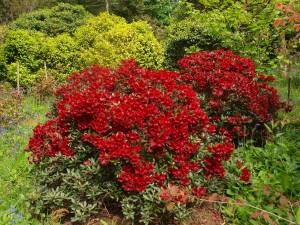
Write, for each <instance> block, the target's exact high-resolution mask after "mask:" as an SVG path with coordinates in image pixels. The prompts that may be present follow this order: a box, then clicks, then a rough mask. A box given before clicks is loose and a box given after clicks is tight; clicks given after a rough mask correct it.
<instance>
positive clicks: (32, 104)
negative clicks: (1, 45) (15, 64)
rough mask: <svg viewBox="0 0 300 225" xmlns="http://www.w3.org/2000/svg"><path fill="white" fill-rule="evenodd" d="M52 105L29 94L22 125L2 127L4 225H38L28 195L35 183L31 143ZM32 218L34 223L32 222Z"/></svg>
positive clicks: (0, 212) (0, 211)
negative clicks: (26, 149) (28, 151)
mask: <svg viewBox="0 0 300 225" xmlns="http://www.w3.org/2000/svg"><path fill="white" fill-rule="evenodd" d="M47 110H48V106H47V104H45V103H38V102H36V101H35V100H34V99H33V98H32V97H29V96H27V97H25V104H24V106H23V109H22V113H23V117H24V119H23V120H22V121H20V123H19V124H18V125H15V126H11V127H8V128H1V129H0V224H1V225H2V224H3V225H4V224H5V225H6V224H34V221H33V220H32V219H31V215H30V209H29V203H28V202H27V201H26V195H27V193H29V192H30V190H31V189H32V188H33V186H34V181H33V179H32V177H31V175H30V170H31V166H32V165H30V164H29V163H28V160H27V158H28V153H26V152H25V151H24V148H25V147H26V146H27V144H28V140H29V137H30V136H31V135H32V130H33V128H34V127H35V126H36V125H37V124H38V123H39V122H43V121H45V119H46V118H45V113H46V112H47ZM29 221H30V222H29Z"/></svg>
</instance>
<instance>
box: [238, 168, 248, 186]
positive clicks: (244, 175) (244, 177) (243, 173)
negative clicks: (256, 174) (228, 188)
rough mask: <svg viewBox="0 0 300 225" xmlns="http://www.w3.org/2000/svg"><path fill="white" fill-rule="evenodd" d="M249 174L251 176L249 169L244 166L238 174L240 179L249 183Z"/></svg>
mask: <svg viewBox="0 0 300 225" xmlns="http://www.w3.org/2000/svg"><path fill="white" fill-rule="evenodd" d="M250 176H251V170H250V169H247V168H244V169H242V170H241V176H240V180H241V181H244V182H245V183H249V182H250Z"/></svg>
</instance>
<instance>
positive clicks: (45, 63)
mask: <svg viewBox="0 0 300 225" xmlns="http://www.w3.org/2000/svg"><path fill="white" fill-rule="evenodd" d="M44 67H45V75H46V80H47V79H48V74H47V65H46V61H44Z"/></svg>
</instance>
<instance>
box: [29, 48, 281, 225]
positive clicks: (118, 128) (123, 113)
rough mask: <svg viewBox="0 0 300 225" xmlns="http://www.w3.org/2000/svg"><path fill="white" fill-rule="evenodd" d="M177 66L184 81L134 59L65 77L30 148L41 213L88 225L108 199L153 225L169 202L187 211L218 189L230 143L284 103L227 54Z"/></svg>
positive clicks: (248, 65) (243, 62) (250, 68)
mask: <svg viewBox="0 0 300 225" xmlns="http://www.w3.org/2000/svg"><path fill="white" fill-rule="evenodd" d="M179 65H180V66H181V67H182V71H180V72H170V71H166V70H162V71H154V70H146V69H144V68H142V67H138V66H137V65H136V64H135V62H134V60H128V61H124V62H123V64H122V65H121V66H120V67H119V68H117V69H115V70H112V69H109V68H101V67H99V66H92V67H90V68H89V69H87V70H84V71H82V72H81V73H80V74H77V73H74V74H73V75H72V76H71V77H70V78H68V84H67V85H65V86H63V87H61V88H60V89H59V90H58V91H57V93H56V97H57V104H56V107H55V108H54V110H53V111H52V112H51V113H50V115H49V117H50V119H49V120H48V122H46V123H45V124H44V125H38V126H37V127H36V128H35V129H34V134H33V136H32V137H31V138H30V141H29V146H28V149H27V151H30V152H31V156H30V160H31V162H33V163H35V164H36V167H35V168H36V172H37V180H38V181H39V182H40V184H41V185H43V190H39V191H40V193H41V195H40V197H39V199H38V200H36V201H37V202H39V203H38V204H40V205H42V208H43V209H44V210H49V209H50V210H55V209H58V208H60V207H66V208H68V209H69V210H71V212H72V213H73V214H75V216H73V221H76V220H78V221H85V220H86V219H87V217H86V215H89V214H94V213H96V212H97V210H99V209H101V207H103V205H102V203H101V202H103V199H104V198H108V197H107V196H110V197H109V198H110V199H114V200H115V202H120V201H121V203H122V204H121V205H122V207H123V209H122V210H123V213H124V214H125V216H128V215H129V216H128V218H131V219H136V217H134V216H133V214H130V213H128V212H127V211H126V210H127V208H129V207H128V204H129V203H128V201H132V202H135V203H134V205H140V206H141V207H140V208H139V209H138V208H135V210H134V212H133V213H135V214H139V213H140V214H141V215H140V216H138V217H139V218H141V219H140V222H141V221H144V222H145V221H146V222H145V223H147V221H148V222H150V221H151V220H153V218H154V219H155V217H157V212H159V213H162V212H163V211H164V206H165V203H168V202H174V203H179V204H186V203H187V202H188V201H192V200H193V199H194V198H195V197H198V198H201V197H203V195H204V194H205V192H206V191H211V190H214V191H215V190H216V187H217V186H218V185H219V184H218V183H220V182H219V181H220V179H222V178H224V176H225V175H226V172H225V170H224V168H223V162H224V161H227V160H229V158H230V156H231V154H232V152H233V150H234V145H233V143H232V140H233V139H234V137H235V136H234V135H237V136H243V137H244V136H246V134H245V129H244V128H243V126H244V125H245V126H247V125H249V124H255V123H257V122H268V121H269V120H270V119H271V118H273V117H274V116H276V114H277V111H278V110H279V109H280V108H281V107H282V103H280V102H279V100H278V96H277V93H276V91H275V90H274V89H273V88H270V87H269V86H267V85H266V84H265V83H264V81H266V80H270V79H271V78H269V77H266V76H257V75H256V73H255V69H254V65H253V63H252V61H251V60H248V59H242V58H239V57H237V56H234V55H232V53H231V52H225V51H215V52H207V53H202V52H200V53H197V54H193V55H190V56H186V57H185V58H183V59H182V60H181V61H180V62H179ZM247 181H248V178H247ZM169 189H170V191H169ZM174 190H177V191H178V193H177V191H174ZM149 191H151V193H152V196H150V198H149V197H147V198H146V197H145V194H144V193H149ZM154 195H155V196H156V197H153V196H154ZM131 196H136V197H137V199H138V200H137V199H130V197H131ZM122 199H123V200H122ZM149 199H152V201H150V200H149ZM154 199H156V202H155V204H154ZM149 201H150V203H149ZM82 202H85V204H83V203H82ZM125 202H127V203H126V204H125ZM149 204H150V206H149ZM154 205H155V206H154ZM79 206H80V207H79ZM146 206H147V207H150V208H152V209H153V208H156V211H154V210H152V211H153V212H150V211H149V210H148V211H147V210H146V209H145V207H146ZM126 207H127V208H126ZM143 210H144V211H143ZM157 210H158V211H157ZM141 211H143V212H141ZM146 211H147V212H148V214H147V216H148V217H147V218H148V219H147V218H145V217H146V216H145V215H146ZM125 212H127V213H125ZM151 213H154V214H153V215H151V216H150V214H151ZM130 215H132V216H130ZM126 218H127V217H126ZM149 218H150V219H149ZM151 218H152V219H151Z"/></svg>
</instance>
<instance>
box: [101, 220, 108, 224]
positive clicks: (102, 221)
mask: <svg viewBox="0 0 300 225" xmlns="http://www.w3.org/2000/svg"><path fill="white" fill-rule="evenodd" d="M100 222H101V223H102V224H103V225H108V223H107V222H105V221H104V220H100Z"/></svg>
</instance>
